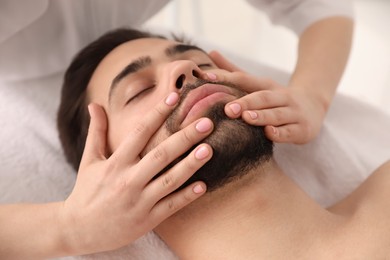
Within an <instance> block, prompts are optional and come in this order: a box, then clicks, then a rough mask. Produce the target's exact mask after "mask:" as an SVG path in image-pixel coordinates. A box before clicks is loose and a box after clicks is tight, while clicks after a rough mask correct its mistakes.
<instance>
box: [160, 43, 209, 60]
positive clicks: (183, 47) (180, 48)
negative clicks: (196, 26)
mask: <svg viewBox="0 0 390 260" xmlns="http://www.w3.org/2000/svg"><path fill="white" fill-rule="evenodd" d="M191 50H196V51H201V52H203V53H206V52H205V51H204V50H202V49H201V48H199V47H198V46H195V45H190V44H176V45H173V46H171V47H168V48H167V49H166V50H165V54H166V55H167V56H168V57H172V56H175V55H177V54H181V53H184V52H187V51H191Z"/></svg>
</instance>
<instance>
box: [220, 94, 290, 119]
mask: <svg viewBox="0 0 390 260" xmlns="http://www.w3.org/2000/svg"><path fill="white" fill-rule="evenodd" d="M288 102H289V98H288V96H287V95H285V94H283V93H282V92H281V91H280V92H277V91H267V90H264V91H257V92H254V93H252V94H248V95H246V96H244V97H242V98H239V99H236V100H234V101H232V102H229V103H227V104H226V105H225V113H226V115H227V116H229V117H230V118H238V117H240V116H241V115H242V114H243V111H247V110H261V109H267V108H274V107H282V106H286V105H287V104H288ZM244 114H245V113H244ZM247 114H248V113H247ZM253 115H254V116H255V114H253ZM247 116H248V118H250V116H249V114H248V115H247ZM258 119H260V117H258Z"/></svg>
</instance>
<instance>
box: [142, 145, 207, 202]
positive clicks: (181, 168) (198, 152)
mask: <svg viewBox="0 0 390 260" xmlns="http://www.w3.org/2000/svg"><path fill="white" fill-rule="evenodd" d="M211 157H212V149H211V147H210V146H209V145H207V144H202V145H199V146H198V147H197V148H196V149H194V150H193V151H192V152H191V153H190V154H189V155H188V156H187V157H186V158H184V159H183V160H182V161H180V162H179V163H177V164H176V165H175V166H174V167H172V168H171V169H170V170H168V171H167V172H165V173H164V174H163V175H161V176H159V177H158V178H157V179H156V180H153V181H152V182H151V183H150V184H148V186H147V187H146V188H145V194H147V197H145V198H146V199H145V204H146V205H149V206H150V207H151V208H152V207H153V206H154V205H155V204H156V203H158V202H159V201H160V200H161V199H162V198H164V197H166V196H167V195H168V194H171V193H172V192H174V191H176V190H177V189H178V188H179V187H180V186H182V185H183V184H184V183H185V182H186V181H187V180H188V179H189V178H190V177H191V176H192V175H193V174H194V173H195V172H196V171H197V170H199V169H200V168H201V167H202V166H203V165H204V164H205V163H206V162H207V161H209V160H210V159H211Z"/></svg>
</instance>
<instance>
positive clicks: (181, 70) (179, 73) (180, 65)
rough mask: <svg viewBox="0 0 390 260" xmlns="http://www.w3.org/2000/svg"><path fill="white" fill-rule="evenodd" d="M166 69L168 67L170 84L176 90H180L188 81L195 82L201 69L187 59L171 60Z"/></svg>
mask: <svg viewBox="0 0 390 260" xmlns="http://www.w3.org/2000/svg"><path fill="white" fill-rule="evenodd" d="M167 69H169V73H168V75H169V77H170V80H169V81H170V86H171V88H175V89H176V90H182V88H183V86H185V85H186V84H188V83H190V84H191V83H195V82H196V80H197V79H199V78H200V75H201V74H200V73H201V70H200V69H199V67H198V66H197V65H196V63H194V62H193V61H189V60H179V61H174V62H171V63H170V64H169V66H168V68H167Z"/></svg>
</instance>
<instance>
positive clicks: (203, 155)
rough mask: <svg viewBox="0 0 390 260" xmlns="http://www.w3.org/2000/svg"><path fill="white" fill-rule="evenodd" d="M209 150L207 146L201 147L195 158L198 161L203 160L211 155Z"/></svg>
mask: <svg viewBox="0 0 390 260" xmlns="http://www.w3.org/2000/svg"><path fill="white" fill-rule="evenodd" d="M209 153H210V152H209V150H208V149H207V148H206V147H205V146H201V147H199V148H198V149H197V150H196V152H195V158H196V159H198V160H202V159H204V158H206V157H207V156H208V155H209Z"/></svg>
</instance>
